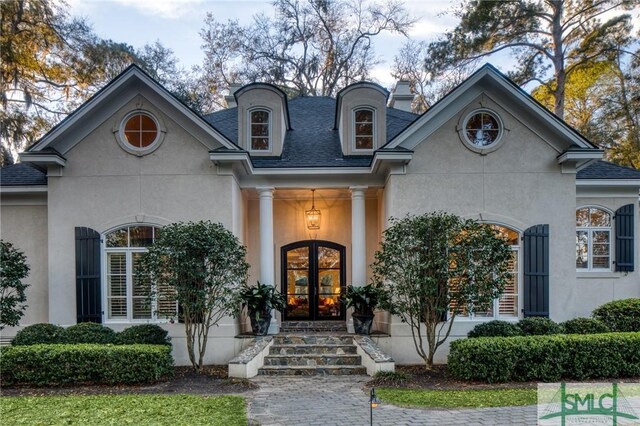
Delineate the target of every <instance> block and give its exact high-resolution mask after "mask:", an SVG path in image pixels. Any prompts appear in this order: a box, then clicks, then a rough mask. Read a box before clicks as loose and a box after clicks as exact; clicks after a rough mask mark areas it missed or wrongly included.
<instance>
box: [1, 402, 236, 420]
mask: <svg viewBox="0 0 640 426" xmlns="http://www.w3.org/2000/svg"><path fill="white" fill-rule="evenodd" d="M0 418H2V423H3V424H6V425H63V424H64V425H88V424H90V425H121V424H134V425H136V426H139V425H151V424H153V425H172V426H175V425H205V424H206V425H220V426H233V425H246V424H247V414H246V407H245V402H244V398H242V397H240V396H215V397H203V396H193V395H170V396H168V395H92V396H79V395H73V396H24V397H23V396H21V397H3V398H0Z"/></svg>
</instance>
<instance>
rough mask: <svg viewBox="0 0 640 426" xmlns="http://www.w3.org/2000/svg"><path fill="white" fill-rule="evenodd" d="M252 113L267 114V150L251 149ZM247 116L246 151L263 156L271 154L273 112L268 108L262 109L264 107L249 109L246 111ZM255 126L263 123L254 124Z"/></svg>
mask: <svg viewBox="0 0 640 426" xmlns="http://www.w3.org/2000/svg"><path fill="white" fill-rule="evenodd" d="M254 112H266V113H267V114H269V120H267V145H268V148H267V149H253V147H252V143H251V142H252V139H253V132H252V124H254V123H253V120H252V116H253V113H254ZM247 113H248V116H247V151H249V152H255V153H262V154H264V153H265V152H266V153H269V152H272V150H273V140H272V134H273V111H271V110H270V109H269V108H264V107H258V108H251V109H250V110H248V111H247ZM256 124H263V123H256Z"/></svg>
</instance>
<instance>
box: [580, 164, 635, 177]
mask: <svg viewBox="0 0 640 426" xmlns="http://www.w3.org/2000/svg"><path fill="white" fill-rule="evenodd" d="M577 178H578V179H640V170H636V169H632V168H630V167H624V166H619V165H617V164H613V163H610V162H608V161H596V162H595V163H593V164H591V165H589V166H587V167H585V168H584V169H582V170H580V171H579V172H578V176H577Z"/></svg>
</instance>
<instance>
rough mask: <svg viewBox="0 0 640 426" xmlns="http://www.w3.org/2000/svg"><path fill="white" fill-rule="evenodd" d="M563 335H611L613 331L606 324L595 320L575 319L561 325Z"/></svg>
mask: <svg viewBox="0 0 640 426" xmlns="http://www.w3.org/2000/svg"><path fill="white" fill-rule="evenodd" d="M560 327H562V331H563V333H566V334H598V333H610V332H611V330H610V329H609V327H607V325H606V324H605V323H603V322H602V321H600V320H597V319H593V318H574V319H572V320H569V321H565V322H563V323H562V324H560Z"/></svg>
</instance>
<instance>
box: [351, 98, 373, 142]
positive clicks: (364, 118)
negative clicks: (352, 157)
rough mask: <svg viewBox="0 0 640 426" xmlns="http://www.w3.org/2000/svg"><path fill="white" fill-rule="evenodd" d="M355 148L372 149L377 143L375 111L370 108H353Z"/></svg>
mask: <svg viewBox="0 0 640 426" xmlns="http://www.w3.org/2000/svg"><path fill="white" fill-rule="evenodd" d="M353 139H354V146H353V148H354V150H371V149H373V148H374V145H375V113H374V111H373V110H372V109H370V108H358V109H355V110H353Z"/></svg>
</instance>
